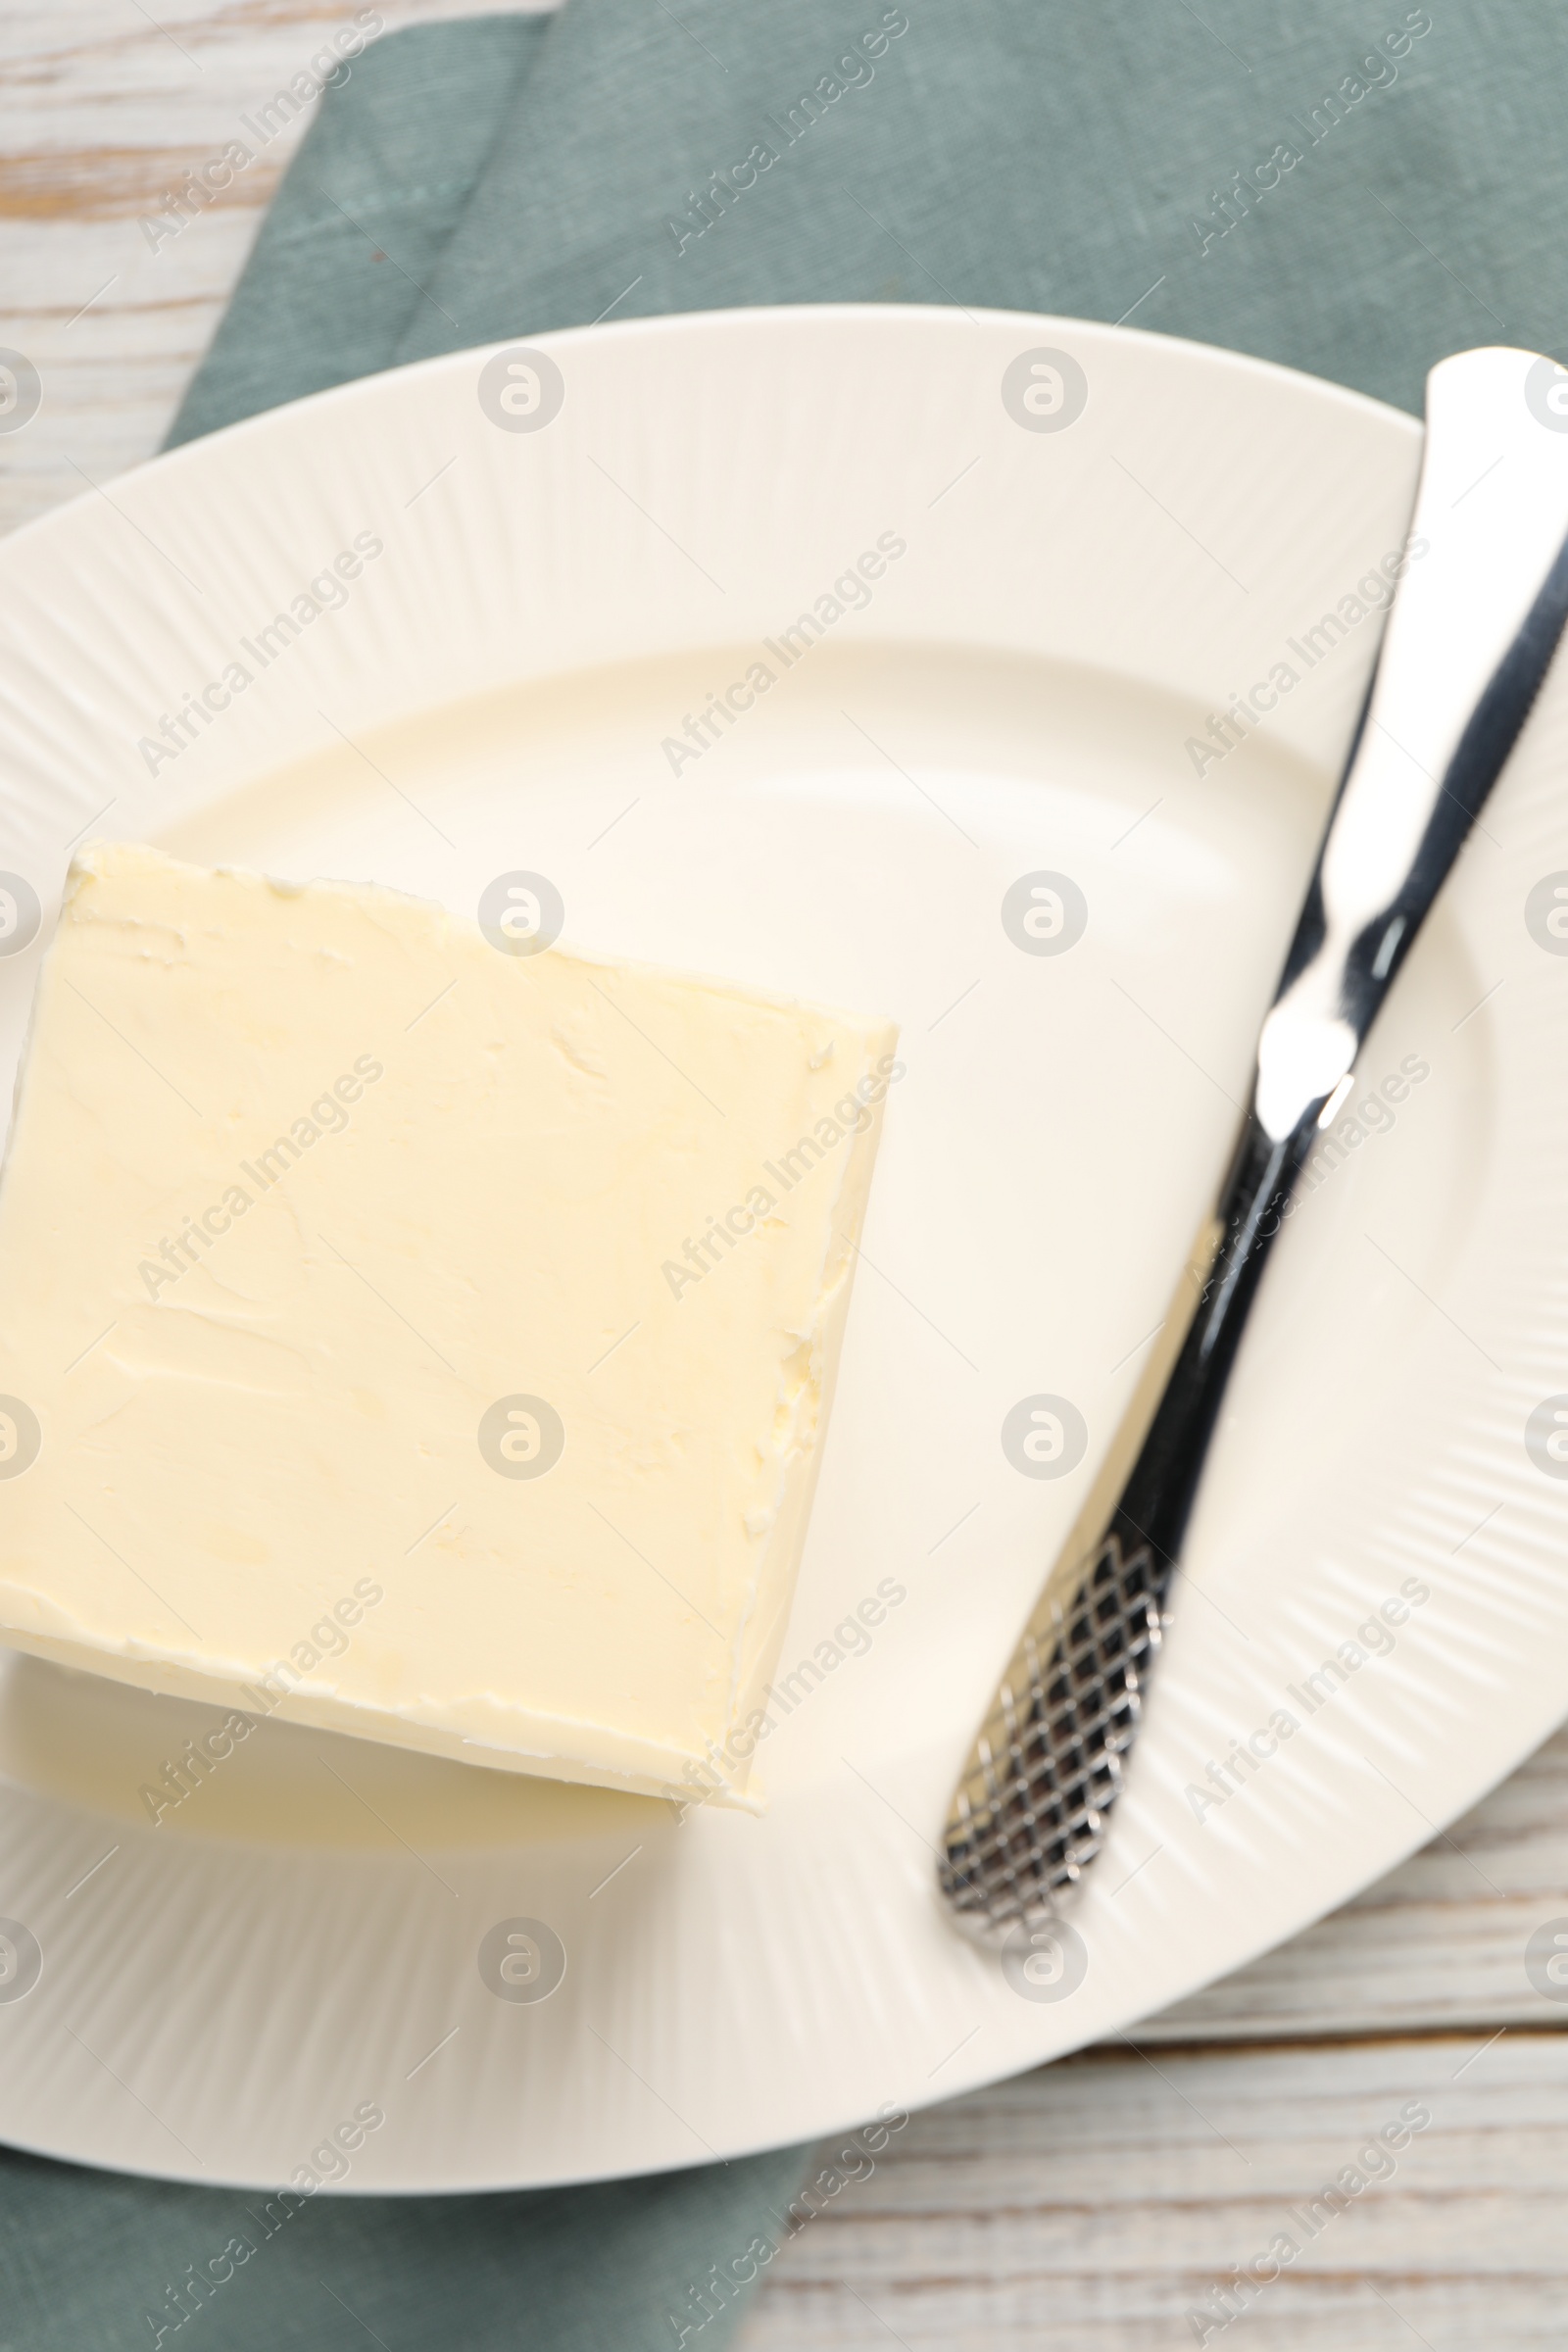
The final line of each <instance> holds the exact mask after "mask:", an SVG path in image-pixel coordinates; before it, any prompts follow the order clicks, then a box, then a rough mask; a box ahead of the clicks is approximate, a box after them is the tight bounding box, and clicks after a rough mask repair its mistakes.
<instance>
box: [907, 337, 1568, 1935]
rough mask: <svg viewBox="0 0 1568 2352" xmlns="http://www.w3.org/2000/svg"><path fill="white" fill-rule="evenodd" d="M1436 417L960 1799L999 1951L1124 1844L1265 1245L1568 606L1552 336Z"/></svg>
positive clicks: (948, 1834)
mask: <svg viewBox="0 0 1568 2352" xmlns="http://www.w3.org/2000/svg"><path fill="white" fill-rule="evenodd" d="M1426 421H1427V432H1426V445H1425V451H1424V456H1423V461H1422V468H1421V478H1420V484H1419V488H1418V490H1417V495H1416V504H1415V513H1414V516H1413V534H1412V539H1411V541H1410V543H1409V544H1410V546H1411V548H1412V550H1420V551H1421V560H1420V561H1419V562H1418V563H1415V564H1412V565H1410V566H1409V567H1408V568H1407V569H1406V570H1405V572H1404V574H1403V577H1402V578H1401V580H1400V581H1399V584H1398V587H1397V593H1396V596H1395V601H1394V604H1393V607H1392V610H1391V612H1390V614H1389V619H1388V624H1387V627H1386V629H1385V632H1384V637H1383V644H1382V648H1381V651H1380V653H1379V657H1378V662H1377V666H1376V669H1375V671H1374V673H1373V679H1372V685H1371V689H1370V692H1369V694H1368V697H1367V701H1366V704H1365V706H1364V708H1363V711H1362V714H1361V718H1360V722H1359V724H1358V726H1357V728H1356V732H1355V737H1354V740H1353V742H1352V744H1351V747H1350V752H1349V757H1348V761H1347V764H1346V768H1345V773H1344V777H1343V780H1342V782H1341V785H1340V789H1339V793H1338V796H1337V798H1336V800H1335V803H1334V808H1333V810H1332V813H1331V815H1330V818H1329V823H1328V829H1327V832H1326V833H1325V835H1324V839H1323V843H1322V847H1321V849H1320V850H1319V853H1318V858H1317V864H1316V866H1315V868H1314V870H1313V874H1312V879H1311V882H1310V884H1309V886H1308V888H1307V893H1306V898H1305V901H1304V904H1303V906H1302V907H1301V912H1300V917H1299V921H1298V924H1297V928H1296V936H1295V938H1294V940H1293V941H1292V943H1291V950H1290V954H1289V955H1288V956H1287V957H1286V960H1285V969H1284V972H1283V975H1282V977H1281V980H1280V984H1279V989H1278V993H1277V995H1276V997H1275V1000H1274V1004H1273V1006H1272V1008H1271V1010H1270V1011H1269V1013H1268V1015H1267V1017H1266V1019H1265V1020H1264V1022H1263V1027H1262V1032H1261V1036H1260V1038H1259V1041H1258V1050H1257V1064H1256V1072H1255V1079H1254V1084H1253V1090H1252V1096H1251V1102H1250V1108H1249V1110H1248V1113H1247V1117H1246V1121H1245V1123H1244V1125H1243V1128H1242V1132H1241V1135H1240V1138H1239V1139H1238V1143H1237V1147H1236V1152H1235V1155H1234V1158H1233V1161H1232V1164H1231V1167H1230V1170H1229V1173H1228V1174H1227V1176H1226V1177H1225V1179H1224V1182H1223V1183H1222V1185H1221V1186H1220V1189H1219V1194H1218V1199H1217V1204H1216V1207H1215V1211H1214V1216H1213V1219H1212V1222H1211V1224H1210V1226H1209V1228H1208V1229H1207V1234H1206V1237H1205V1239H1204V1241H1203V1242H1202V1243H1201V1246H1200V1250H1199V1253H1198V1257H1197V1261H1196V1263H1197V1280H1196V1281H1195V1282H1194V1283H1193V1284H1192V1285H1191V1291H1192V1294H1193V1295H1192V1298H1191V1299H1189V1302H1188V1308H1187V1312H1188V1314H1189V1316H1190V1320H1189V1321H1188V1322H1187V1325H1186V1330H1185V1334H1184V1336H1180V1339H1179V1347H1178V1348H1177V1349H1176V1352H1175V1355H1174V1362H1173V1364H1172V1367H1171V1369H1170V1371H1169V1375H1168V1378H1167V1379H1166V1381H1165V1384H1164V1388H1163V1391H1162V1393H1160V1394H1159V1395H1158V1398H1157V1402H1156V1403H1154V1405H1153V1409H1152V1418H1149V1419H1148V1423H1147V1428H1146V1429H1145V1430H1144V1433H1143V1436H1142V1443H1141V1445H1139V1442H1138V1432H1137V1430H1136V1429H1135V1430H1134V1431H1133V1432H1132V1433H1131V1445H1127V1444H1126V1443H1125V1440H1126V1437H1127V1433H1123V1435H1124V1446H1123V1457H1124V1458H1125V1453H1126V1452H1127V1451H1130V1450H1131V1446H1138V1450H1137V1453H1136V1456H1135V1458H1134V1460H1133V1463H1132V1468H1131V1470H1130V1472H1129V1473H1128V1474H1127V1476H1126V1478H1125V1481H1124V1483H1122V1484H1121V1486H1120V1490H1119V1494H1116V1495H1115V1499H1114V1501H1113V1503H1112V1505H1111V1507H1110V1508H1109V1511H1108V1513H1103V1514H1102V1515H1100V1516H1099V1517H1098V1518H1097V1517H1095V1516H1091V1517H1090V1518H1089V1520H1088V1522H1087V1524H1086V1522H1085V1520H1084V1519H1083V1518H1081V1519H1080V1522H1079V1525H1078V1528H1077V1530H1076V1531H1075V1538H1074V1539H1070V1540H1069V1544H1068V1546H1067V1548H1066V1550H1064V1552H1063V1554H1062V1555H1061V1558H1060V1559H1059V1560H1058V1561H1057V1563H1056V1566H1055V1568H1054V1571H1053V1573H1052V1575H1051V1577H1050V1579H1049V1581H1048V1583H1047V1586H1046V1589H1045V1591H1044V1593H1042V1595H1041V1598H1040V1600H1039V1602H1038V1603H1037V1605H1036V1607H1035V1609H1034V1611H1033V1613H1032V1614H1031V1616H1030V1619H1029V1622H1028V1624H1027V1626H1026V1627H1025V1629H1024V1632H1023V1635H1022V1637H1021V1639H1020V1641H1019V1642H1018V1644H1017V1647H1016V1649H1015V1651H1014V1653H1013V1656H1012V1660H1011V1663H1010V1664H1009V1666H1008V1668H1007V1671H1006V1674H1005V1678H1004V1680H1003V1682H1002V1685H1001V1688H1000V1689H999V1690H998V1691H997V1694H996V1697H995V1698H994V1700H993V1701H992V1704H991V1706H990V1708H989V1710H988V1711H987V1714H986V1717H985V1721H984V1724H983V1725H982V1728H981V1730H980V1733H979V1736H978V1738H977V1740H976V1741H975V1744H974V1747H973V1749H972V1751H971V1753H970V1756H969V1760H968V1762H967V1764H966V1765H965V1767H964V1770H963V1774H962V1777H961V1779H960V1781H959V1783H958V1786H957V1789H956V1792H955V1795H954V1799H953V1804H952V1809H951V1811H950V1814H949V1817H948V1823H947V1828H946V1831H945V1834H944V1838H943V1853H942V1858H941V1863H940V1869H939V1875H940V1880H941V1885H942V1890H943V1893H944V1894H945V1895H946V1897H947V1900H948V1902H949V1904H950V1906H951V1907H952V1911H953V1914H954V1916H955V1919H956V1923H957V1924H958V1925H959V1926H960V1927H961V1928H962V1929H964V1930H965V1931H966V1932H967V1933H968V1934H970V1935H972V1936H977V1937H978V1938H980V1939H981V1940H983V1941H988V1942H999V1941H1001V1940H1003V1939H1005V1938H1006V1937H1007V1936H1009V1933H1010V1932H1011V1931H1013V1930H1014V1929H1016V1928H1018V1927H1019V1926H1021V1927H1022V1928H1024V1929H1031V1928H1033V1927H1035V1926H1037V1925H1039V1924H1040V1923H1041V1922H1042V1921H1044V1920H1047V1919H1049V1918H1051V1917H1053V1916H1054V1915H1055V1914H1056V1913H1058V1912H1059V1911H1060V1909H1061V1908H1062V1906H1063V1904H1064V1902H1065V1901H1066V1900H1067V1898H1068V1897H1069V1896H1070V1895H1071V1893H1072V1892H1073V1890H1074V1889H1075V1888H1077V1887H1078V1886H1079V1885H1080V1883H1081V1882H1082V1880H1083V1877H1084V1874H1085V1872H1086V1871H1087V1870H1088V1869H1089V1867H1090V1865H1091V1864H1092V1863H1093V1861H1094V1860H1095V1857H1096V1856H1097V1855H1098V1854H1099V1853H1100V1851H1101V1849H1102V1847H1103V1843H1104V1839H1105V1832H1106V1822H1107V1817H1108V1815H1109V1813H1110V1810H1111V1808H1112V1806H1113V1805H1114V1804H1115V1801H1116V1799H1117V1797H1118V1795H1119V1794H1120V1793H1121V1789H1122V1786H1123V1782H1124V1778H1125V1774H1126V1770H1127V1758H1128V1754H1129V1751H1130V1749H1131V1748H1132V1745H1133V1742H1134V1740H1136V1739H1137V1737H1138V1732H1139V1727H1140V1725H1141V1723H1142V1721H1143V1716H1144V1707H1145V1702H1146V1696H1147V1691H1148V1686H1149V1678H1150V1674H1151V1671H1152V1667H1153V1664H1154V1661H1155V1659H1156V1658H1157V1656H1158V1654H1159V1650H1160V1646H1161V1642H1162V1640H1163V1635H1164V1629H1165V1626H1166V1624H1167V1623H1168V1622H1169V1620H1168V1617H1167V1616H1166V1613H1165V1612H1166V1603H1167V1600H1168V1598H1169V1596H1170V1589H1171V1581H1172V1578H1173V1576H1174V1573H1175V1570H1176V1567H1177V1563H1178V1561H1179V1558H1180V1554H1181V1546H1182V1540H1183V1536H1184V1533H1185V1530H1186V1527H1187V1523H1188V1519H1189V1517H1190V1514H1191V1511H1192V1507H1193V1503H1194V1499H1195V1497H1196V1495H1197V1492H1198V1487H1199V1482H1200V1479H1201V1475H1202V1468H1203V1461H1204V1456H1205V1454H1206V1452H1207V1450H1208V1446H1209V1443H1210V1440H1211V1438H1212V1436H1213V1433H1214V1428H1215V1423H1216V1420H1217V1417H1218V1413H1219V1408H1220V1403H1221V1399H1222V1397H1223V1396H1224V1391H1225V1385H1226V1381H1227V1379H1228V1377H1229V1374H1230V1370H1231V1367H1232V1365H1233V1363H1234V1362H1235V1360H1236V1352H1237V1348H1238V1344H1239V1342H1240V1340H1241V1336H1242V1332H1243V1329H1244V1327H1245V1325H1246V1322H1247V1317H1248V1314H1249V1311H1250V1308H1251V1305H1252V1302H1253V1299H1255V1298H1256V1296H1257V1290H1258V1284H1259V1280H1260V1278H1261V1276H1262V1272H1263V1268H1264V1265H1265V1263H1266V1260H1267V1257H1268V1253H1269V1250H1270V1248H1271V1246H1272V1243H1273V1241H1274V1239H1275V1236H1276V1235H1277V1234H1278V1232H1279V1230H1280V1225H1281V1221H1282V1217H1283V1215H1284V1212H1285V1210H1286V1207H1287V1205H1288V1203H1289V1201H1290V1197H1291V1194H1292V1191H1293V1188H1294V1186H1295V1184H1296V1181H1297V1178H1298V1177H1299V1173H1300V1171H1301V1168H1302V1166H1303V1164H1304V1163H1305V1161H1306V1159H1307V1158H1308V1156H1309V1155H1310V1153H1311V1152H1312V1151H1313V1149H1314V1147H1315V1145H1316V1143H1317V1141H1318V1137H1319V1131H1320V1129H1321V1128H1323V1127H1325V1126H1327V1125H1328V1124H1329V1123H1330V1122H1331V1121H1332V1120H1333V1118H1334V1117H1335V1115H1336V1114H1337V1112H1338V1109H1339V1106H1340V1104H1341V1103H1342V1102H1343V1100H1344V1098H1345V1095H1346V1094H1347V1093H1348V1090H1349V1088H1350V1086H1351V1085H1352V1083H1353V1080H1352V1075H1351V1073H1352V1070H1353V1066H1354V1062H1355V1058H1356V1055H1357V1054H1358V1053H1359V1051H1360V1048H1361V1045H1362V1043H1363V1041H1364V1039H1365V1037H1366V1035H1367V1032H1368V1030H1369V1029H1370V1027H1371V1025H1372V1023H1373V1020H1374V1019H1375V1018H1376V1015H1377V1012H1378V1009H1379V1007H1380V1005H1382V1003H1383V1001H1384V998H1385V997H1386V996H1387V994H1388V992H1389V990H1390V988H1391V987H1392V986H1393V984H1394V982H1395V979H1396V978H1397V974H1398V970H1399V967H1400V965H1401V964H1402V962H1403V961H1404V958H1405V956H1407V955H1408V953H1409V951H1410V947H1411V943H1412V942H1413V940H1414V939H1415V936H1416V933H1417V931H1418V930H1419V929H1420V926H1421V923H1422V921H1423V919H1424V917H1425V915H1426V913H1427V911H1428V909H1429V908H1430V907H1431V906H1432V903H1433V901H1434V899H1435V898H1436V897H1437V895H1438V892H1439V890H1440V889H1441V888H1442V886H1443V883H1444V880H1445V878H1446V875H1447V873H1448V870H1449V868H1450V867H1451V866H1452V864H1453V861H1454V859H1455V858H1456V857H1457V856H1458V853H1459V850H1460V848H1461V846H1462V845H1463V843H1464V840H1465V837H1466V835H1467V834H1468V832H1469V831H1470V828H1471V826H1472V825H1473V824H1474V822H1475V819H1476V817H1477V814H1478V813H1479V811H1480V809H1481V808H1482V806H1483V804H1484V803H1485V801H1486V798H1487V795H1488V794H1489V793H1490V792H1491V790H1492V788H1493V786H1494V784H1495V782H1496V779H1497V777H1498V775H1499V773H1500V772H1501V769H1502V767H1503V765H1504V763H1505V762H1506V760H1507V759H1508V756H1509V754H1510V752H1511V751H1512V749H1513V746H1514V744H1515V742H1516V740H1517V739H1518V736H1519V732H1520V729H1521V728H1522V727H1523V725H1524V723H1525V720H1526V719H1527V717H1528V716H1529V714H1530V710H1531V707H1532V705H1533V704H1534V702H1535V700H1536V696H1537V694H1538V692H1539V691H1540V688H1541V685H1542V681H1543V680H1544V677H1545V674H1546V670H1547V668H1548V666H1549V664H1550V662H1551V659H1552V656H1553V654H1554V653H1555V651H1556V648H1557V643H1558V640H1559V638H1560V636H1561V634H1562V630H1563V626H1564V622H1565V620H1568V371H1565V370H1564V369H1563V368H1559V367H1558V366H1557V365H1556V363H1555V362H1554V361H1551V360H1549V359H1545V358H1543V357H1541V356H1539V355H1538V354H1535V353H1532V352H1525V351H1511V350H1504V349H1487V350H1481V351H1470V352H1462V353H1460V354H1459V355H1458V356H1456V357H1455V358H1453V359H1448V360H1445V361H1443V362H1442V363H1441V365H1440V366H1438V367H1437V368H1433V370H1432V372H1431V374H1430V375H1429V376H1428V378H1427V414H1426ZM1422 542H1425V547H1424V549H1422V547H1421V543H1422ZM1177 1332H1178V1333H1179V1332H1180V1324H1179V1323H1178V1324H1177ZM1167 1352H1168V1350H1167ZM1134 1410H1135V1413H1136V1411H1137V1407H1136V1406H1135V1408H1134ZM1146 1410H1147V1399H1146ZM1102 1483H1103V1482H1102ZM1112 1492H1114V1489H1112Z"/></svg>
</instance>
